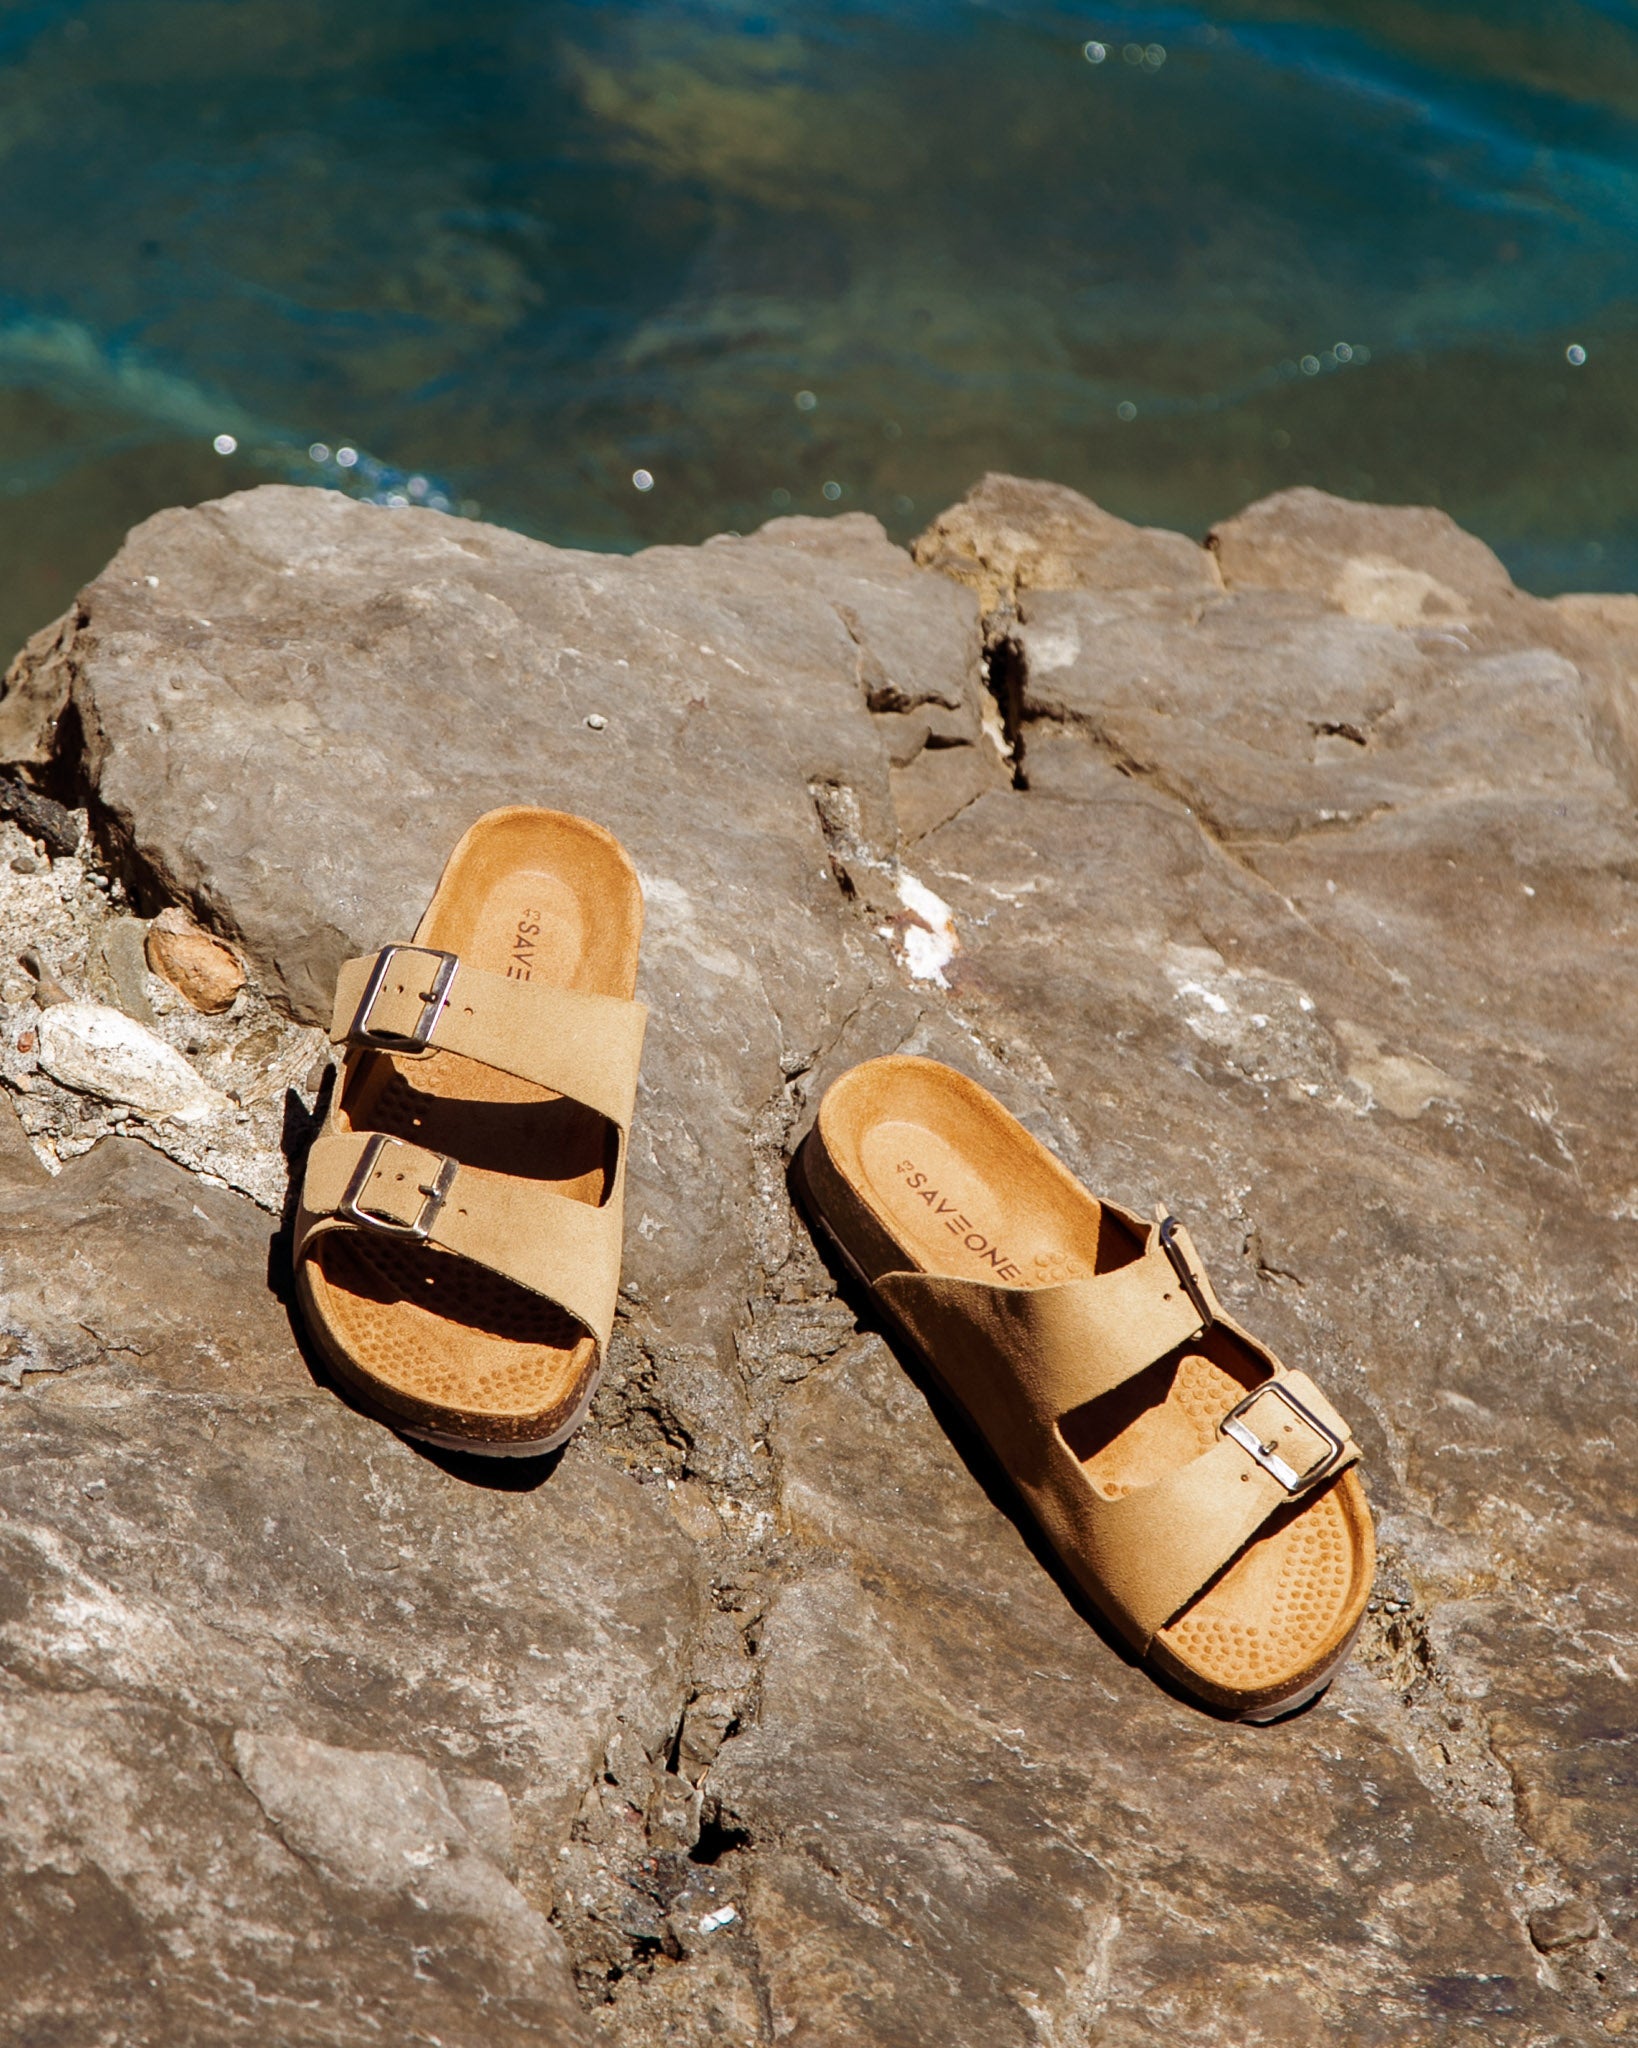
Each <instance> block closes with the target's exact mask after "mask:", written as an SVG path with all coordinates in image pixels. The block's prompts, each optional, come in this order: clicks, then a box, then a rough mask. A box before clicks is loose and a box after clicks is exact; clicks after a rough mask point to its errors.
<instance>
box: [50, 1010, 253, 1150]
mask: <svg viewBox="0 0 1638 2048" xmlns="http://www.w3.org/2000/svg"><path fill="white" fill-rule="evenodd" d="M40 1065H41V1066H42V1067H44V1069H45V1070H46V1072H47V1073H48V1074H49V1075H50V1076H51V1078H52V1079H53V1080H54V1081H57V1082H60V1083H61V1084H62V1086H63V1087H64V1088H73V1089H75V1090H76V1091H78V1093H80V1094H82V1095H97V1096H100V1097H101V1098H102V1099H103V1100H104V1101H106V1102H118V1103H123V1104H124V1105H125V1106H126V1107H127V1108H130V1109H134V1110H135V1111H136V1112H137V1114H138V1115H139V1116H144V1117H152V1118H159V1117H172V1118H174V1119H175V1120H176V1121H177V1122H178V1123H202V1122H204V1121H205V1120H206V1119H207V1118H209V1117H213V1116H218V1115H220V1114H221V1113H222V1112H223V1111H224V1110H226V1109H227V1107H228V1104H227V1101H226V1099H225V1098H224V1097H223V1096H221V1095H219V1094H218V1093H217V1092H216V1090H215V1089H214V1088H211V1087H209V1086H208V1085H207V1084H206V1083H205V1082H204V1081H202V1080H201V1079H200V1078H199V1076H198V1075H197V1074H196V1073H195V1072H194V1070H193V1069H192V1067H190V1066H189V1065H188V1063H187V1061H186V1060H185V1059H184V1058H183V1057H182V1055H181V1054H180V1053H179V1052H177V1051H175V1050H174V1048H172V1047H171V1046H168V1045H167V1044H166V1043H165V1041H164V1040H163V1039H162V1038H157V1037H155V1035H154V1034H153V1032H151V1031H148V1030H146V1029H144V1027H143V1026H142V1025H140V1024H138V1023H137V1022H136V1021H135V1019H134V1018H131V1017H127V1016H126V1015H125V1014H124V1012H123V1011H120V1010H115V1009H112V1008H110V1007H109V1005H108V1004H106V1003H82V1002H69V1003H60V1004H57V1005H54V1006H53V1007H52V1008H51V1009H49V1010H47V1011H46V1012H45V1014H44V1016H42V1017H41V1019H40Z"/></svg>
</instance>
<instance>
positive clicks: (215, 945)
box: [148, 909, 245, 1017]
mask: <svg viewBox="0 0 1638 2048" xmlns="http://www.w3.org/2000/svg"><path fill="white" fill-rule="evenodd" d="M148 965H149V966H150V967H151V968H152V969H153V971H154V972H155V974H158V975H161V976H163V978H164V979H165V980H166V981H168V982H169V983H170V984H171V986H172V988H174V989H175V990H176V991H177V992H178V994H180V995H182V996H183V997H185V998H186V1000H187V1001H188V1002H190V1003H191V1004H192V1005H193V1007H194V1008H195V1009H196V1010H200V1011H203V1013H204V1014H205V1015H206V1016H207V1017H219V1016H220V1015H221V1014H222V1012H223V1011H224V1010H231V1009H232V1007H233V1001H234V998H235V997H236V996H237V995H238V993H239V991H240V989H242V988H243V987H244V985H245V971H244V969H243V968H242V967H241V966H240V965H239V962H238V959H237V957H236V956H235V955H234V953H233V952H232V950H231V949H230V948H229V947H227V946H224V945H223V944H222V942H221V940H220V939H213V938H212V937H211V936H210V934H209V932H202V931H201V930H200V929H199V927H198V926H197V925H196V924H195V923H193V921H192V920H191V919H190V918H189V916H188V914H187V912H186V911H184V910H175V909H172V910H163V911H161V912H160V914H159V916H158V917H157V918H155V920H154V922H153V923H152V924H151V925H150V926H149V927H148Z"/></svg>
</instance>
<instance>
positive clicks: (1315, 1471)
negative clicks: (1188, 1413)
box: [1217, 1379, 1345, 1493]
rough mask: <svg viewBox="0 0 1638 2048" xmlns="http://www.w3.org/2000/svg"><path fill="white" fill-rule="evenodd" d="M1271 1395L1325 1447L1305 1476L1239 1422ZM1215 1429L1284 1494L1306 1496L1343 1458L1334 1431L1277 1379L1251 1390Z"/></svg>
mask: <svg viewBox="0 0 1638 2048" xmlns="http://www.w3.org/2000/svg"><path fill="white" fill-rule="evenodd" d="M1270 1394H1272V1395H1273V1396H1274V1397H1275V1399H1276V1400H1279V1401H1283V1402H1284V1403H1285V1405H1286V1406H1287V1407H1288V1408H1289V1409H1290V1410H1291V1412H1292V1414H1293V1415H1295V1416H1296V1418H1297V1420H1298V1421H1299V1422H1300V1423H1302V1424H1303V1425H1304V1427H1305V1428H1307V1429H1311V1430H1312V1431H1313V1432H1314V1434H1315V1435H1316V1436H1317V1437H1319V1438H1320V1439H1321V1440H1322V1442H1324V1443H1325V1444H1326V1445H1327V1446H1328V1448H1327V1450H1326V1451H1325V1454H1324V1455H1323V1456H1322V1457H1320V1458H1317V1459H1316V1460H1315V1461H1314V1463H1313V1464H1312V1465H1310V1466H1309V1467H1308V1469H1307V1471H1305V1472H1297V1471H1295V1470H1293V1468H1292V1467H1291V1466H1289V1465H1288V1464H1287V1463H1286V1462H1285V1460H1284V1459H1283V1458H1282V1457H1281V1456H1280V1455H1279V1454H1278V1452H1277V1451H1276V1450H1275V1448H1274V1445H1273V1443H1272V1442H1270V1443H1266V1444H1265V1443H1264V1442H1263V1441H1262V1439H1261V1438H1260V1437H1259V1436H1258V1435H1257V1432H1256V1431H1255V1430H1253V1429H1248V1428H1247V1427H1246V1425H1245V1423H1244V1422H1242V1421H1241V1419H1240V1418H1241V1416H1242V1415H1243V1414H1244V1413H1245V1411H1246V1410H1247V1409H1248V1408H1249V1407H1251V1406H1252V1404H1253V1403H1254V1402H1256V1401H1261V1400H1264V1399H1266V1398H1267V1396H1268V1395H1270ZM1217 1427H1218V1430H1219V1432H1220V1433H1221V1434H1222V1435H1224V1436H1230V1437H1233V1439H1234V1441H1235V1442H1236V1443H1237V1444H1238V1445H1239V1446H1240V1448H1241V1450H1243V1451H1249V1452H1250V1453H1251V1455H1252V1457H1253V1458H1255V1459H1256V1461H1257V1463H1258V1464H1259V1465H1261V1466H1262V1468H1263V1470H1264V1471H1265V1472H1266V1473H1268V1474H1269V1475H1270V1477H1271V1478H1274V1479H1277V1480H1278V1481H1279V1482H1280V1484H1281V1485H1282V1486H1283V1487H1284V1488H1285V1490H1286V1492H1287V1493H1306V1492H1307V1491H1308V1489H1309V1487H1311V1486H1316V1485H1317V1484H1318V1483H1319V1481H1320V1480H1322V1479H1323V1478H1324V1477H1325V1475H1326V1473H1328V1472H1329V1471H1330V1469H1331V1467H1332V1466H1333V1465H1334V1464H1335V1463H1336V1462H1337V1460H1338V1459H1339V1458H1340V1457H1341V1456H1342V1453H1343V1450H1344V1448H1345V1446H1344V1444H1343V1441H1342V1439H1341V1437H1339V1436H1338V1435H1337V1433H1336V1431H1335V1430H1334V1429H1328V1428H1327V1427H1326V1425H1325V1424H1324V1423H1323V1422H1321V1421H1320V1419H1319V1417H1318V1416H1317V1415H1316V1414H1314V1413H1313V1411H1312V1410H1311V1409H1308V1408H1305V1407H1304V1406H1303V1404H1302V1403H1301V1402H1300V1401H1299V1400H1298V1399H1297V1397H1296V1395H1295V1394H1293V1393H1292V1392H1291V1391H1290V1389H1289V1388H1288V1387H1286V1386H1284V1385H1282V1384H1281V1382H1280V1381H1279V1380H1277V1379H1272V1380H1264V1381H1263V1383H1262V1384H1261V1386H1256V1387H1253V1388H1252V1390H1251V1392H1250V1393H1249V1394H1247V1395H1246V1397H1245V1399H1244V1400H1243V1401H1237V1402H1236V1403H1235V1404H1234V1406H1233V1407H1232V1408H1231V1409H1230V1410H1229V1412H1228V1413H1227V1414H1226V1415H1225V1416H1224V1417H1223V1419H1222V1421H1221V1422H1220V1423H1219V1424H1218V1425H1217Z"/></svg>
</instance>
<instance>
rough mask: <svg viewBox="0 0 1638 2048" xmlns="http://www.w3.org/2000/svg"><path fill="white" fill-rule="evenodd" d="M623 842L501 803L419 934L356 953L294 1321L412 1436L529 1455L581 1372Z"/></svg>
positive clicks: (614, 1191)
mask: <svg viewBox="0 0 1638 2048" xmlns="http://www.w3.org/2000/svg"><path fill="white" fill-rule="evenodd" d="M642 925H643V898H642V890H641V887H640V886H639V884H638V880H637V875H636V871H635V870H634V869H633V867H632V865H631V862H630V861H629V860H628V859H627V857H626V854H625V852H624V850H623V849H622V847H621V846H620V844H619V842H618V840H616V839H614V838H613V837H611V835H610V834H609V833H607V832H605V831H603V830H602V829H601V828H600V827H599V826H596V825H591V824H588V823H587V822H586V820H585V819H584V818H572V817H568V816H565V815H564V814H563V813H562V812H559V811H538V810H531V809H527V808H524V807H522V806H518V807H516V808H513V809H509V810H501V811H491V812H490V813H489V815H488V816H487V817H484V818H480V819H479V820H478V822H477V823H476V824H475V825H474V826H473V827H472V829H471V831H469V832H468V833H467V834H466V836H465V838H464V839H462V841H461V843H460V845H459V846H457V847H456V849H455V851H454V852H453V853H452V854H451V855H450V858H449V864H448V866H447V867H446V868H445V869H444V872H443V875H442V877H441V878H440V880H439V883H438V888H437V891H436V893H435V894H434V896H433V899H432V902H431V904H430V906H429V907H428V909H427V913H426V915H425V916H424V917H423V918H422V919H421V923H420V926H419V928H418V929H417V931H416V934H415V938H414V941H413V943H411V944H408V945H404V944H399V945H392V946H388V947H386V948H385V949H384V950H383V951H382V952H380V953H377V954H375V955H374V956H373V957H371V958H367V959H361V960H350V961H348V963H347V964H346V966H345V967H343V968H342V970H341V977H340V981H339V983H338V986H337V990H336V1008H335V1021H334V1023H333V1024H332V1026H331V1030H330V1036H331V1039H332V1041H333V1042H334V1043H335V1044H337V1045H340V1046H345V1047H346V1048H347V1052H346V1057H345V1060H344V1063H343V1066H342V1070H341V1075H340V1078H339V1081H338V1084H337V1086H336V1090H335V1094H334V1096H333V1098H332V1103H331V1108H330V1113H329V1116H328V1119H327V1121H326V1123H325V1127H324V1129H323V1131H322V1132H321V1133H320V1135H319V1136H318V1138H317V1139H316V1140H315V1141H314V1144H313V1149H312V1151H311V1153H310V1154H309V1155H308V1161H307V1171H306V1176H305V1179H304V1181H303V1184H302V1193H301V1203H300V1207H299V1209H298V1211H297V1217H296V1229H295V1260H296V1284H297V1292H298V1296H299V1298H300V1302H301V1306H302V1309H303V1312H304V1315H305V1319H306V1322H307V1326H308V1328H309V1329H310V1330H311V1332H312V1334H313V1337H314V1339H315V1340H316V1341H317V1343H318V1345H319V1346H320V1348H321V1350H322V1351H323V1353H324V1356H325V1358H326V1360H327V1361H328V1363H329V1364H330V1366H331V1367H332V1368H333V1369H334V1370H335V1372H336V1373H337V1375H338V1376H339V1377H340V1378H341V1379H342V1380H344V1381H345V1382H347V1383H348V1385H349V1386H351V1387H352V1388H354V1389H355V1390H357V1392H358V1393H360V1394H361V1395H362V1396H363V1398H364V1400H365V1402H366V1403H367V1404H368V1405H369V1406H370V1407H372V1408H373V1409H374V1410H375V1411H376V1412H378V1413H380V1414H381V1415H382V1416H383V1418H384V1419H385V1420H387V1421H389V1422H391V1423H392V1424H393V1425H394V1427H396V1428H398V1429H401V1430H403V1431H404V1432H405V1434H406V1435H410V1436H415V1437H421V1438H425V1439H426V1440H427V1441H429V1442H431V1443H435V1444H441V1445H443V1446H445V1447H446V1448H448V1449H452V1450H465V1451H479V1452H484V1453H488V1454H490V1455H494V1456H501V1457H525V1456H530V1455H534V1454H537V1453H539V1452H542V1451H549V1450H552V1449H554V1448H555V1447H556V1446H557V1445H558V1444H560V1443H562V1442H563V1440H564V1438H565V1437H567V1436H569V1435H570V1434H571V1432H572V1431H573V1430H574V1429H575V1428H576V1427H577V1426H578V1424H579V1423H580V1421H581V1419H582V1417H583V1416H584V1415H585V1412H586V1409H587V1408H588V1406H589V1405H590V1403H591V1398H592V1395H593V1393H594V1392H595V1391H596V1387H597V1381H598V1378H599V1375H600V1373H601V1371H602V1362H603V1353H604V1350H605V1348H606V1346H607V1344H608V1339H609V1330H610V1328H611V1326H612V1323H613V1320H614V1302H615V1294H616V1291H617V1289H618V1287H619V1284H620V1245H621V1218H622V1212H623V1205H624V1196H625V1170H626V1135H627V1132H628V1130H629V1129H630V1125H631V1111H632V1104H633V1101H634V1099H635V1097H636V1092H637V1066H638V1061H639V1059H640V1057H641V1053H642V1043H643V1027H644V1024H645V1021H646V1018H647V1012H646V1011H645V1010H644V1008H643V1006H642V1005H641V1004H640V1003H636V1002H633V1001H632V999H631V998H632V990H633V989H634V988H635V986H636V981H637V946H638V940H639V938H640V936H641V933H642Z"/></svg>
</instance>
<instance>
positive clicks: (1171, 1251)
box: [1160, 1216, 1217, 1330]
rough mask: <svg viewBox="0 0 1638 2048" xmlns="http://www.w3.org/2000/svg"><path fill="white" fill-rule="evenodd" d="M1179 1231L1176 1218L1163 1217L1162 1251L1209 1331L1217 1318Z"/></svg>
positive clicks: (1161, 1226)
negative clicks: (1179, 1237)
mask: <svg viewBox="0 0 1638 2048" xmlns="http://www.w3.org/2000/svg"><path fill="white" fill-rule="evenodd" d="M1177 1231H1178V1222H1177V1218H1176V1217H1175V1216H1162V1217H1161V1219H1160V1249H1161V1250H1162V1251H1163V1252H1164V1253H1165V1254H1166V1256H1167V1258H1169V1259H1170V1260H1171V1262H1172V1268H1173V1271H1174V1272H1175V1273H1176V1274H1177V1277H1178V1281H1179V1284H1180V1285H1181V1286H1182V1289H1183V1292H1184V1293H1185V1294H1186V1295H1187V1296H1188V1297H1189V1300H1190V1302H1191V1303H1192V1304H1193V1306H1194V1312H1195V1314H1196V1315H1197V1316H1198V1317H1199V1318H1200V1321H1201V1323H1202V1325H1203V1326H1204V1328H1206V1329H1208V1330H1209V1329H1210V1328H1211V1326H1212V1324H1213V1323H1214V1322H1216V1320H1217V1318H1216V1316H1215V1315H1214V1314H1213V1313H1212V1307H1211V1303H1210V1302H1209V1301H1207V1299H1206V1296H1205V1291H1204V1289H1203V1288H1202V1287H1201V1285H1200V1282H1199V1280H1198V1279H1197V1278H1196V1277H1195V1274H1194V1269H1193V1268H1192V1267H1191V1266H1190V1264H1189V1261H1188V1258H1187V1257H1186V1255H1185V1254H1184V1250H1183V1247H1182V1246H1181V1245H1180V1244H1179V1243H1178V1241H1177Z"/></svg>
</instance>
